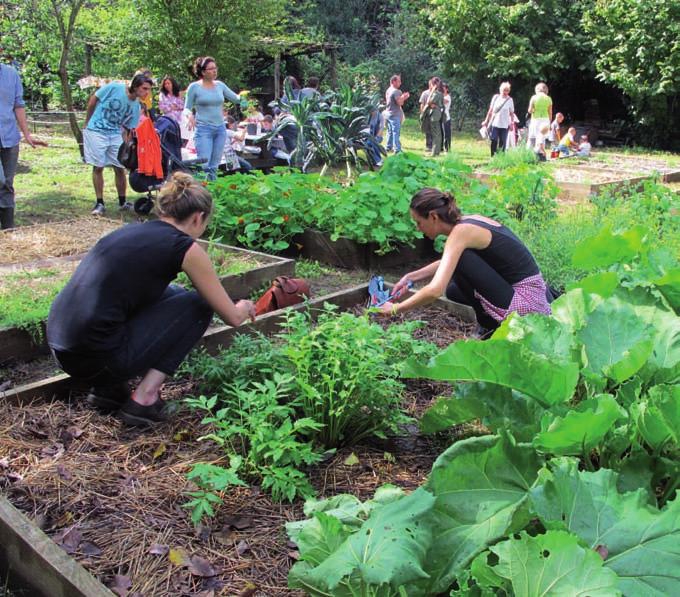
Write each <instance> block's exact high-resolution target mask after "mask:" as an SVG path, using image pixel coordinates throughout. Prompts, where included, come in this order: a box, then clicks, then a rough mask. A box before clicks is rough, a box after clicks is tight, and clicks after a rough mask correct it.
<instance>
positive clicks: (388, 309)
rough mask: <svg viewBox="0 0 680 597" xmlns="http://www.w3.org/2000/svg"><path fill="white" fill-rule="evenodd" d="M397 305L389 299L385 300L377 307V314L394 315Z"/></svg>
mask: <svg viewBox="0 0 680 597" xmlns="http://www.w3.org/2000/svg"><path fill="white" fill-rule="evenodd" d="M396 309H397V305H396V304H395V303H391V302H390V301H387V302H386V303H383V304H382V305H380V307H378V313H379V315H381V316H383V317H393V316H394V315H396V314H397V311H396Z"/></svg>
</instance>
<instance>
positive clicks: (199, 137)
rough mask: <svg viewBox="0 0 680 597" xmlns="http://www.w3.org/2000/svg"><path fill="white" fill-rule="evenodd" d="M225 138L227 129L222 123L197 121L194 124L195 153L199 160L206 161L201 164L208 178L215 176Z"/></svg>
mask: <svg viewBox="0 0 680 597" xmlns="http://www.w3.org/2000/svg"><path fill="white" fill-rule="evenodd" d="M226 138H227V129H226V127H225V126H224V124H203V123H199V124H197V125H196V134H195V135H194V145H195V146H196V155H197V157H198V159H199V160H205V161H207V162H208V163H207V164H203V165H202V166H201V167H202V168H203V171H204V172H205V173H206V174H207V175H208V180H215V179H216V178H217V166H219V165H220V161H221V160H222V154H223V153H224V141H225V139H226Z"/></svg>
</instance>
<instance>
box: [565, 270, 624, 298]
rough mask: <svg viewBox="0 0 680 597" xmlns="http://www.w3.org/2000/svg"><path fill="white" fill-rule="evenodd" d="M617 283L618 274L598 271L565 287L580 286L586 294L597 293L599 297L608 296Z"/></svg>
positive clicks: (571, 288) (569, 288) (573, 287)
mask: <svg viewBox="0 0 680 597" xmlns="http://www.w3.org/2000/svg"><path fill="white" fill-rule="evenodd" d="M618 285H619V276H618V275H617V274H616V272H598V273H596V274H591V275H590V276H587V277H585V278H581V279H580V280H579V281H578V282H574V283H573V284H570V285H568V286H567V288H568V290H573V289H575V288H580V289H581V290H583V291H584V292H585V293H587V294H599V295H600V296H601V297H604V298H608V297H610V296H611V295H612V294H613V293H614V290H616V287H617V286H618Z"/></svg>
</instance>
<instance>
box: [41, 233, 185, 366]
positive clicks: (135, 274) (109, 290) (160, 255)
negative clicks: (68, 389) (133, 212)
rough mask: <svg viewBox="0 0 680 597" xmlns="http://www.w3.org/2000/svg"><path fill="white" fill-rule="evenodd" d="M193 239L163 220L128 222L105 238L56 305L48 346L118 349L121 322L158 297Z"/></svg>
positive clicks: (70, 349)
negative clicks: (141, 222) (142, 222)
mask: <svg viewBox="0 0 680 597" xmlns="http://www.w3.org/2000/svg"><path fill="white" fill-rule="evenodd" d="M193 242H194V239H193V238H191V237H190V236H189V235H188V234H185V233H184V232H182V231H181V230H178V229H177V228H175V227H174V226H173V225H172V224H168V223H166V222H162V221H161V220H154V221H152V222H145V223H144V224H128V225H127V226H123V227H122V228H119V229H118V230H115V231H114V232H112V233H111V234H109V235H107V236H105V237H104V238H102V239H101V240H100V241H99V242H98V243H97V244H96V245H95V246H94V247H93V248H92V249H91V250H90V252H89V253H88V254H87V255H86V256H85V258H84V259H83V260H82V261H81V262H80V265H79V266H78V268H77V269H76V271H75V272H74V274H73V276H72V277H71V280H70V281H69V282H68V284H67V285H66V286H65V287H64V289H63V290H62V291H61V292H60V293H59V294H58V295H57V298H56V299H54V302H53V303H52V307H51V309H50V314H49V317H48V320H47V341H48V343H49V345H50V346H51V347H52V348H53V349H55V350H59V351H63V352H74V353H83V352H87V353H89V352H108V351H111V350H115V349H116V348H118V347H119V346H120V345H121V344H122V342H124V337H123V334H124V326H123V324H124V323H125V322H126V321H128V320H129V319H130V318H131V317H132V316H133V315H134V314H135V313H137V312H138V311H140V310H141V309H144V308H145V307H148V306H150V305H152V304H154V303H155V302H157V301H158V300H159V299H160V297H161V295H162V294H163V292H164V291H165V289H166V288H167V287H168V285H169V284H170V282H172V281H173V280H174V279H175V278H176V277H177V274H178V273H179V272H180V271H181V270H182V262H183V261H184V255H185V254H186V252H187V251H188V250H189V247H191V245H192V244H193Z"/></svg>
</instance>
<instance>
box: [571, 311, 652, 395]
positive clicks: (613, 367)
mask: <svg viewBox="0 0 680 597" xmlns="http://www.w3.org/2000/svg"><path fill="white" fill-rule="evenodd" d="M577 336H578V339H579V340H580V341H581V342H582V343H583V345H584V352H585V355H586V359H587V362H586V366H585V368H584V369H585V371H588V372H590V373H591V374H593V375H595V376H605V377H608V378H609V379H612V380H614V381H615V382H618V383H621V382H622V381H625V380H626V379H628V378H629V377H632V376H633V375H635V373H637V371H639V370H640V369H641V368H642V367H643V366H644V365H645V363H646V362H647V359H648V358H649V357H650V355H651V354H652V349H653V342H652V337H653V330H652V328H651V326H650V325H649V324H648V323H646V322H645V321H643V320H642V319H641V318H640V317H638V316H637V314H636V313H635V311H634V309H633V308H632V307H631V306H630V305H629V304H627V303H625V302H623V301H621V299H619V298H617V297H613V298H610V299H607V300H606V301H604V302H603V303H601V304H600V305H598V306H597V307H596V308H595V310H594V311H593V312H592V313H590V314H589V315H588V317H587V321H586V325H585V327H584V328H583V329H581V330H579V331H578V333H577Z"/></svg>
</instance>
